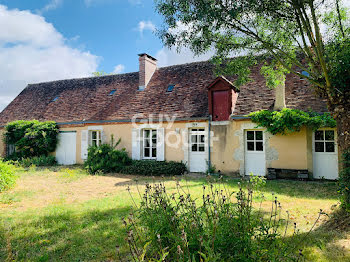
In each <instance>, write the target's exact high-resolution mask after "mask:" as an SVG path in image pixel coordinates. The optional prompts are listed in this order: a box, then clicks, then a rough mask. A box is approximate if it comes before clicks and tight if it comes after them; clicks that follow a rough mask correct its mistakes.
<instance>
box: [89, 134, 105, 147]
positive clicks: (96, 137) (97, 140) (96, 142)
mask: <svg viewBox="0 0 350 262" xmlns="http://www.w3.org/2000/svg"><path fill="white" fill-rule="evenodd" d="M90 137H91V139H90V146H100V145H101V144H102V139H101V131H98V130H93V131H90Z"/></svg>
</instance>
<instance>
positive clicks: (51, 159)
mask: <svg viewBox="0 0 350 262" xmlns="http://www.w3.org/2000/svg"><path fill="white" fill-rule="evenodd" d="M19 164H20V165H21V166H24V167H30V166H32V165H34V166H55V165H56V164H57V162H56V158H55V156H51V155H50V156H35V157H31V158H30V157H28V158H22V159H20V160H19Z"/></svg>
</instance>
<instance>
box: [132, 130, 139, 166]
mask: <svg viewBox="0 0 350 262" xmlns="http://www.w3.org/2000/svg"><path fill="white" fill-rule="evenodd" d="M131 132H132V159H134V160H140V159H141V129H140V128H133V129H132V131H131Z"/></svg>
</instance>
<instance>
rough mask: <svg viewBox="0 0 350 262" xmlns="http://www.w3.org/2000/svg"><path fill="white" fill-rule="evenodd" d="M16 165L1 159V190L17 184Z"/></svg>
mask: <svg viewBox="0 0 350 262" xmlns="http://www.w3.org/2000/svg"><path fill="white" fill-rule="evenodd" d="M15 170H16V167H15V166H14V165H11V164H9V163H7V162H4V161H3V160H2V159H0V192H3V191H5V190H7V189H10V188H12V187H13V186H14V185H15V184H16V180H17V175H16V173H15Z"/></svg>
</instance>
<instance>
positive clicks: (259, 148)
mask: <svg viewBox="0 0 350 262" xmlns="http://www.w3.org/2000/svg"><path fill="white" fill-rule="evenodd" d="M255 143H256V144H255V150H256V151H264V145H263V142H255Z"/></svg>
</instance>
